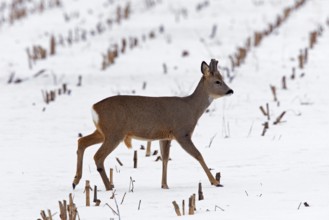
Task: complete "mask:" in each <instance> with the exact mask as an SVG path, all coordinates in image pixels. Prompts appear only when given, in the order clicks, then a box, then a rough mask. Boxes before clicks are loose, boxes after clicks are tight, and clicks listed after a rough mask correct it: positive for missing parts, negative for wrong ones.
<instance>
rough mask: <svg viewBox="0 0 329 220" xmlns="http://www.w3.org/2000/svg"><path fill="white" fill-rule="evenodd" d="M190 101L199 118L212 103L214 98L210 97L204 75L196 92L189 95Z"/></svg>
mask: <svg viewBox="0 0 329 220" xmlns="http://www.w3.org/2000/svg"><path fill="white" fill-rule="evenodd" d="M188 101H189V103H190V105H191V109H193V110H194V111H195V114H196V115H197V117H198V118H200V117H201V115H202V114H203V113H204V112H205V111H206V109H207V108H208V107H209V105H210V104H211V103H212V101H213V98H212V97H210V96H209V94H208V93H207V91H206V88H205V84H204V78H203V77H202V78H201V80H200V82H199V84H198V86H197V87H196V89H195V90H194V92H193V93H192V94H191V95H190V96H188Z"/></svg>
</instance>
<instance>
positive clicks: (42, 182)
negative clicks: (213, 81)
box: [0, 0, 329, 220]
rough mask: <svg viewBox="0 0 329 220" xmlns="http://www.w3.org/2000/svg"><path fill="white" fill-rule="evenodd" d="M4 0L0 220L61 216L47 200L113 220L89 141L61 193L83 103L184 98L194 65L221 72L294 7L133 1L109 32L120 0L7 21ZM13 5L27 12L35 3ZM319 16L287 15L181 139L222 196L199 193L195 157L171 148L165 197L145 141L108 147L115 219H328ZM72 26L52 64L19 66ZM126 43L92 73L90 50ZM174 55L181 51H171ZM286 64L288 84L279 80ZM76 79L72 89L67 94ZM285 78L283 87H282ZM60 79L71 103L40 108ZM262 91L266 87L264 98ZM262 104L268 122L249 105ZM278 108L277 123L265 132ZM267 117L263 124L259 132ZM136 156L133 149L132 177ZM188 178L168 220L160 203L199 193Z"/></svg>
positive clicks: (316, 4) (328, 4)
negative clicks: (191, 211) (313, 36)
mask: <svg viewBox="0 0 329 220" xmlns="http://www.w3.org/2000/svg"><path fill="white" fill-rule="evenodd" d="M11 2H12V1H9V0H6V1H0V5H1V7H0V20H1V23H0V49H1V52H0V106H1V107H0V109H1V114H0V134H1V136H0V137H1V144H0V175H1V185H0V197H1V199H0V219H37V218H41V216H40V210H48V209H50V210H51V211H52V213H53V214H54V216H53V219H60V218H59V214H58V213H59V211H58V210H59V209H58V201H60V200H63V199H66V200H68V195H69V193H73V195H74V202H75V204H76V205H77V208H78V212H79V216H80V219H95V220H96V219H97V220H98V219H119V216H117V215H115V214H114V213H113V212H112V211H111V209H110V208H109V207H108V206H106V205H105V204H106V203H107V204H109V205H110V206H111V207H113V208H114V209H116V208H115V207H116V205H115V202H114V199H111V198H110V197H111V196H112V192H108V191H105V188H104V185H103V183H102V181H101V178H100V176H99V174H98V172H97V170H96V167H95V164H94V160H93V155H94V154H95V152H96V150H97V149H98V147H99V145H97V146H93V147H90V148H88V149H87V150H86V152H85V156H84V169H83V177H82V179H81V182H80V184H79V185H78V186H77V188H76V189H75V190H72V186H71V184H72V180H73V177H74V175H75V168H76V149H77V139H78V134H79V133H81V134H82V135H87V134H89V133H91V132H92V131H93V130H94V125H93V122H92V120H91V114H90V109H91V106H92V104H93V103H95V102H97V101H99V100H101V99H103V98H105V97H108V96H112V95H117V94H138V95H147V96H169V95H170V96H185V95H188V94H190V93H191V92H192V91H193V90H194V88H195V87H196V85H197V83H198V81H199V79H200V77H201V72H200V65H201V62H202V61H203V60H204V61H206V62H207V63H209V61H210V59H211V58H216V59H218V60H219V65H220V66H221V69H222V73H223V75H226V71H225V70H224V69H225V67H227V68H229V69H230V68H231V64H230V60H229V56H230V55H232V54H234V53H235V52H236V51H237V48H238V47H243V46H244V44H245V40H246V39H247V38H248V37H249V36H252V37H253V34H254V32H255V31H262V30H264V29H265V28H266V27H268V25H269V24H271V23H275V21H276V18H277V16H278V15H282V13H283V10H284V9H285V8H287V7H290V6H292V5H294V4H295V1H292V0H287V1H283V0H232V1H224V0H221V1H215V0H212V1H202V0H191V1H185V0H179V1H165V0H158V1H152V0H151V1H145V0H140V1H132V2H131V3H130V8H131V14H130V16H129V18H128V19H124V20H122V21H121V23H120V24H117V23H116V22H114V19H115V17H116V10H117V7H118V6H121V8H124V7H125V6H126V5H127V3H128V1H119V0H97V1H88V0H72V1H64V0H63V1H62V4H61V6H59V7H52V8H47V7H45V9H44V11H43V12H42V13H38V12H34V13H28V16H26V17H24V18H22V19H20V20H18V21H15V22H14V23H13V24H10V23H9V22H8V20H7V18H8V10H9V8H10V3H11ZM22 2H23V3H22V4H23V5H24V4H27V5H29V7H32V6H33V4H32V3H39V2H40V1H38V0H33V1H22ZM24 2H25V3H24ZM45 2H50V1H45ZM150 3H152V4H151V5H150ZM31 5H32V6H31ZM198 5H201V10H198V9H197V7H198ZM65 17H66V19H65ZM109 19H112V20H113V24H112V25H111V26H110V25H108V23H107V21H108V20H109ZM328 19H329V1H326V0H308V1H306V2H305V4H304V5H302V6H301V7H300V8H298V9H296V10H294V11H292V12H291V14H290V16H289V17H288V18H287V19H286V21H285V22H284V23H283V24H281V25H280V26H279V27H278V28H276V29H275V30H274V31H273V32H272V33H271V34H270V35H268V36H265V37H264V39H263V40H262V41H261V43H260V45H259V46H258V47H252V48H251V49H250V51H249V53H248V55H247V58H246V59H245V60H244V63H243V64H242V65H241V66H240V67H238V68H236V69H235V71H234V72H231V73H230V74H231V76H232V75H233V76H234V79H233V80H232V81H231V82H229V81H228V80H227V83H228V84H229V85H230V87H231V88H232V89H233V90H234V95H233V96H230V97H225V98H222V99H219V100H216V101H215V102H213V103H212V105H211V106H210V107H209V109H208V111H207V112H206V113H205V114H204V115H203V116H202V117H201V119H200V120H199V122H198V124H197V127H196V129H195V132H194V136H193V141H194V143H195V145H196V146H197V147H198V149H199V150H200V152H201V153H202V154H203V156H204V158H205V161H206V163H207V165H208V166H209V167H210V168H212V173H213V174H215V173H217V172H221V176H222V178H221V183H222V184H223V185H224V187H219V188H216V187H214V186H211V185H210V184H209V182H208V179H207V177H206V175H205V174H204V171H203V170H202V168H201V166H200V165H199V164H198V162H197V161H195V160H194V159H193V158H192V157H191V156H189V155H188V154H187V153H186V152H185V151H183V150H182V148H181V147H180V146H179V145H178V144H177V143H176V142H173V143H172V147H171V155H170V157H171V159H172V160H171V161H170V162H169V168H168V184H169V187H170V189H169V190H163V189H161V184H160V183H161V170H162V168H161V162H160V161H158V162H155V159H156V158H157V156H158V155H157V156H151V157H145V156H144V155H145V151H144V150H141V149H140V146H141V145H144V146H146V142H143V141H135V140H134V141H133V150H129V149H127V148H126V146H124V144H120V146H119V147H118V148H117V149H116V150H115V151H114V152H113V153H112V154H111V155H110V156H109V157H108V158H107V160H106V161H105V162H106V169H107V171H108V170H109V169H110V168H114V169H115V171H114V185H115V195H116V199H117V201H118V203H119V211H120V217H121V219H155V218H156V219H176V218H181V219H234V220H235V219H299V220H300V219H311V218H312V219H328V216H329V188H328V186H329V160H328V158H329V136H328V130H329V116H328V113H329V99H328V98H327V93H328V92H329V90H328V88H329V87H328V85H329V71H328V68H329V62H328V57H329V33H328V32H329V23H328V22H329V20H328ZM98 24H102V28H103V30H102V32H101V33H99V32H98V31H97V28H96V27H97V25H98ZM214 26H216V31H215V32H214V33H213V34H212V30H213V28H214ZM319 27H322V29H323V31H322V34H321V36H319V37H318V40H317V43H316V45H315V46H314V48H313V49H309V50H308V61H307V63H306V64H305V67H304V69H300V68H299V67H298V55H299V54H300V50H302V49H303V50H304V48H306V47H308V45H309V36H310V32H311V31H314V30H319ZM161 29H163V31H162V30H161ZM70 30H71V32H72V33H73V36H75V35H74V33H76V32H75V30H79V31H82V30H85V31H86V30H87V32H88V34H87V37H86V40H81V39H77V40H73V43H72V44H71V45H69V44H68V43H67V42H66V40H64V42H65V44H64V45H62V46H58V47H57V48H56V54H55V55H53V56H49V57H47V58H46V59H44V60H37V61H36V62H35V64H34V65H33V66H32V68H29V64H28V59H27V52H26V49H27V48H30V50H31V48H32V46H33V45H40V46H42V47H43V48H46V49H47V50H49V41H50V36H51V35H54V36H56V39H57V40H58V41H59V39H60V37H59V36H64V38H67V36H68V35H69V34H68V33H69V32H70ZM79 31H78V32H79ZM91 31H93V32H94V33H93V34H90V32H91ZM152 31H153V33H154V34H155V38H153V39H151V38H150V37H149V33H150V32H152ZM80 33H81V32H80ZM212 35H213V36H212ZM143 36H144V37H145V40H143V39H142V38H143ZM131 37H137V38H138V42H139V44H138V45H137V46H136V47H134V48H133V49H130V48H127V49H126V51H125V53H124V54H121V53H119V57H118V58H117V59H116V60H115V63H114V64H113V65H110V66H109V67H108V68H106V69H105V70H102V69H101V68H102V60H103V57H102V55H104V54H105V53H106V52H107V50H108V49H109V48H111V45H113V44H119V45H121V41H122V38H126V39H129V38H131ZM73 38H74V37H73ZM252 39H253V38H252ZM128 45H129V41H128ZM184 51H186V52H187V53H188V55H187V56H182V54H183V52H184ZM164 65H165V66H166V69H167V72H166V73H164ZM293 67H294V68H295V69H296V73H295V79H291V77H290V76H291V74H292V68H293ZM40 71H41V72H40ZM37 73H39V74H37ZM35 74H37V76H36V75H35ZM79 76H81V77H82V84H81V86H77V84H78V78H79ZM283 76H286V77H287V90H283V89H282V88H281V79H282V77H283ZM10 78H11V79H12V82H11V83H8V81H9V79H10ZM17 80H18V81H21V82H20V83H15V81H17ZM64 83H65V84H66V85H67V87H68V89H69V90H70V94H69V95H68V94H64V95H61V96H57V97H56V99H55V101H53V102H50V103H49V104H46V103H45V102H44V99H43V96H42V94H43V93H42V91H43V92H44V91H50V90H54V89H58V88H61V87H62V85H63V84H64ZM270 85H273V86H275V87H276V88H277V98H278V101H276V102H275V101H273V95H272V93H271V90H270ZM266 103H269V107H270V120H268V119H267V117H265V116H264V115H263V114H262V112H261V111H260V110H259V107H260V106H263V107H265V105H266ZM283 111H285V112H286V114H285V115H284V116H283V118H282V121H281V122H280V123H279V124H277V125H273V122H274V121H275V119H276V118H277V117H278V116H279V115H280V114H281V113H282V112H283ZM267 121H268V122H269V129H268V130H267V131H266V133H265V136H261V134H262V131H263V123H264V122H267ZM134 150H138V168H137V169H134V168H133V154H134ZM154 150H159V149H158V142H152V151H154ZM116 157H118V158H120V160H121V161H122V163H123V166H120V165H119V164H118V163H117V161H116V160H115V158H116ZM130 178H132V179H133V180H135V182H134V192H129V184H130ZM85 180H90V182H91V185H92V186H94V185H97V186H98V189H99V190H100V191H99V192H98V197H99V199H100V200H101V204H100V206H99V207H95V205H94V203H92V205H91V207H86V206H85V194H84V184H85ZM199 182H201V183H202V185H203V193H204V197H205V199H204V200H202V201H197V202H196V212H195V215H193V216H191V215H186V216H183V217H177V216H176V214H175V211H174V207H173V205H172V201H174V200H175V201H176V202H177V203H178V204H179V206H180V207H181V203H182V200H185V203H186V204H187V203H188V198H189V197H190V196H191V195H192V194H193V193H196V194H197V190H198V183H199ZM125 193H126V195H125V199H124V201H123V203H122V204H120V203H121V200H122V198H123V196H124V194H125ZM305 202H306V203H307V204H308V205H309V207H306V206H305V205H304V203H305ZM139 203H140V209H138V206H139ZM186 206H187V205H186ZM215 207H216V208H215ZM218 207H220V208H218ZM186 212H187V211H186Z"/></svg>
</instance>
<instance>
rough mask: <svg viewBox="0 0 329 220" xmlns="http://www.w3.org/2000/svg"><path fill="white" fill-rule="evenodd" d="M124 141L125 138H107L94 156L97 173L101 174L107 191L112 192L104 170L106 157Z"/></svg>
mask: <svg viewBox="0 0 329 220" xmlns="http://www.w3.org/2000/svg"><path fill="white" fill-rule="evenodd" d="M122 140H123V137H122V138H121V137H120V138H115V137H112V136H111V137H106V138H105V140H104V142H103V144H102V146H101V147H100V148H99V149H98V151H97V152H96V154H95V156H94V160H95V164H96V167H97V171H98V172H99V174H100V176H101V178H102V180H103V183H104V185H105V188H106V190H111V186H110V181H109V179H108V177H107V175H106V172H105V169H104V161H105V159H106V157H107V156H108V155H109V154H110V153H111V152H112V151H113V150H114V149H115V148H116V147H117V146H118V145H119V143H120V142H121V141H122Z"/></svg>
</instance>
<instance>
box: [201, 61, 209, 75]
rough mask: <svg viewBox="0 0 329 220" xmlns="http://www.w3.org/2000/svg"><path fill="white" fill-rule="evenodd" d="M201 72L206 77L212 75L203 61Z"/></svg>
mask: <svg viewBox="0 0 329 220" xmlns="http://www.w3.org/2000/svg"><path fill="white" fill-rule="evenodd" d="M201 72H202V74H203V75H204V76H209V75H210V71H209V66H208V64H207V63H206V62H205V61H202V63H201Z"/></svg>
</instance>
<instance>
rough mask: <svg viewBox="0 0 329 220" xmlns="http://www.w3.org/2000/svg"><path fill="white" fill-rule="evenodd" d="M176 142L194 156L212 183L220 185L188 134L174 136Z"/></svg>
mask: <svg viewBox="0 0 329 220" xmlns="http://www.w3.org/2000/svg"><path fill="white" fill-rule="evenodd" d="M176 140H177V142H178V143H179V144H180V145H181V146H182V148H183V149H184V150H185V151H186V152H187V153H189V154H190V155H191V156H192V157H194V158H195V159H196V160H197V161H199V163H200V164H201V166H202V168H203V170H204V171H205V173H206V174H207V177H208V179H209V181H210V183H211V184H212V185H215V186H220V184H219V182H218V181H217V180H216V179H215V178H214V176H213V175H212V174H211V172H210V170H209V168H208V166H207V165H206V163H205V161H204V159H203V157H202V155H201V153H200V152H199V150H198V149H197V148H196V147H195V146H194V144H193V142H192V140H191V138H190V135H184V136H183V137H179V138H176Z"/></svg>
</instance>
